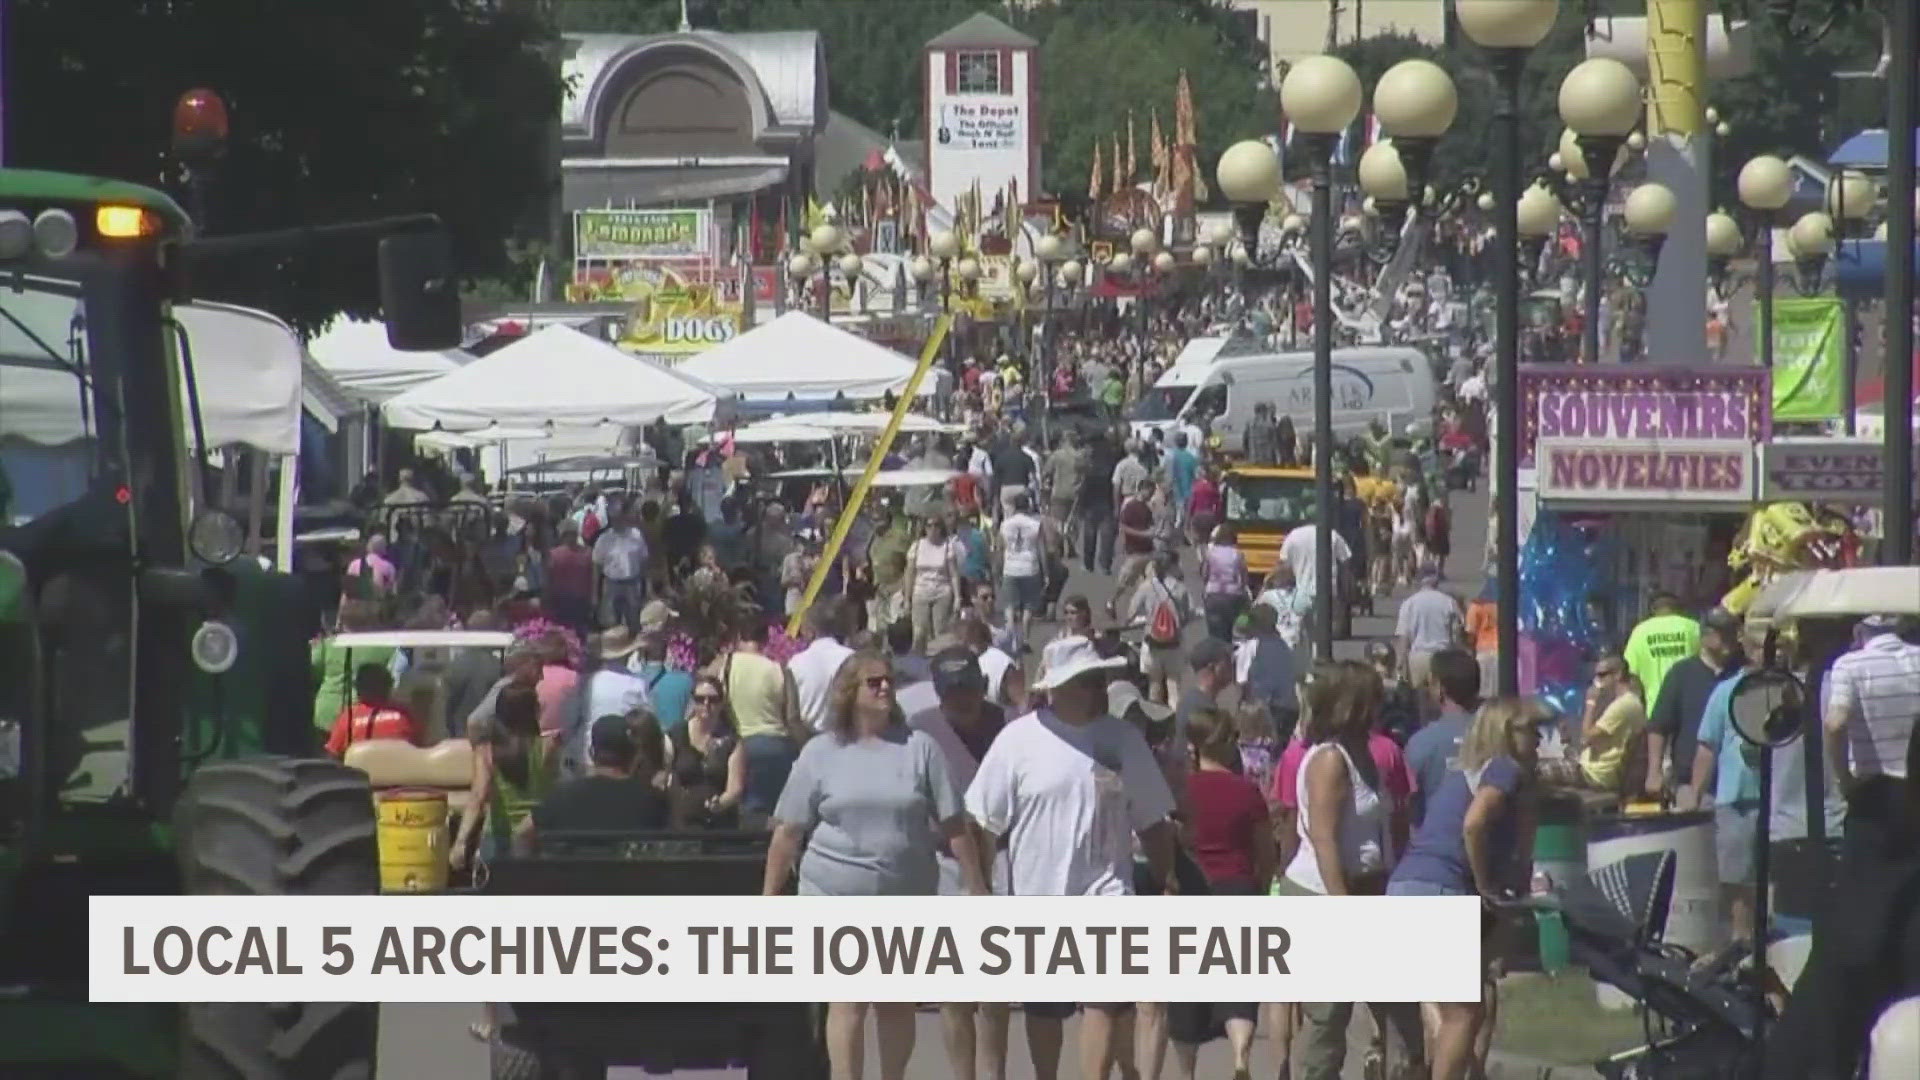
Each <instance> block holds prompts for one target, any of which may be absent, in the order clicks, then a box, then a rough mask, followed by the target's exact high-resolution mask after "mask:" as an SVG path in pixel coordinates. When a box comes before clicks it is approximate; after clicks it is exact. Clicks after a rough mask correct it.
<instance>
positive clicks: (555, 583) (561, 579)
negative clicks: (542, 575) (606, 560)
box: [547, 544, 593, 600]
mask: <svg viewBox="0 0 1920 1080" xmlns="http://www.w3.org/2000/svg"><path fill="white" fill-rule="evenodd" d="M547 592H548V593H549V594H551V595H553V596H566V597H574V598H577V599H580V600H585V599H586V598H587V597H589V596H591V595H593V551H592V550H591V549H589V548H585V547H575V546H574V545H572V544H561V545H560V546H559V547H557V548H554V549H553V550H552V551H549V552H547Z"/></svg>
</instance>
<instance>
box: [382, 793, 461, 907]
mask: <svg viewBox="0 0 1920 1080" xmlns="http://www.w3.org/2000/svg"><path fill="white" fill-rule="evenodd" d="M377 803H378V821H379V837H380V891H381V892H390V893H437V892H445V891H446V889H447V845H448V842H449V840H448V836H447V793H446V792H444V791H431V790H425V789H421V788H400V789H396V790H393V791H383V792H381V793H380V794H379V796H378V798H377Z"/></svg>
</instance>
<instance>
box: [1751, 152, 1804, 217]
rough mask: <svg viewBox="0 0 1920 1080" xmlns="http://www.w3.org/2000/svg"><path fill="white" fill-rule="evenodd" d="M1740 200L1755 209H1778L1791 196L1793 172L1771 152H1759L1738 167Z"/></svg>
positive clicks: (1785, 203)
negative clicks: (1759, 153) (1757, 155)
mask: <svg viewBox="0 0 1920 1080" xmlns="http://www.w3.org/2000/svg"><path fill="white" fill-rule="evenodd" d="M1739 189H1740V201H1741V202H1743V203H1745V204H1746V205H1748V206H1750V207H1752V208H1753V209H1755V210H1778V209H1780V208H1781V207H1783V206H1785V205H1787V200H1788V199H1791V198H1792V197H1793V173H1792V172H1790V171H1789V170H1788V169H1787V163H1786V162H1784V161H1781V160H1780V159H1779V158H1777V157H1774V156H1773V155H1772V154H1761V155H1760V156H1759V157H1756V158H1754V159H1753V160H1752V161H1749V162H1747V163H1746V164H1745V165H1742V166H1741V167H1740V179H1739Z"/></svg>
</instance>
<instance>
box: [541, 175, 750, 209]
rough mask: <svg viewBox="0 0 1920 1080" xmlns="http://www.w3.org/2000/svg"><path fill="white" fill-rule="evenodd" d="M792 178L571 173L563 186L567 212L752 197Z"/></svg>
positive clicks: (562, 191)
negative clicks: (737, 196) (741, 196)
mask: <svg viewBox="0 0 1920 1080" xmlns="http://www.w3.org/2000/svg"><path fill="white" fill-rule="evenodd" d="M786 178H787V167H786V166H785V165H709V166H696V167H692V168H663V169H653V168H639V167H636V168H618V167H608V168H591V169H586V168H566V169H563V170H562V172H561V179H560V185H561V195H562V197H563V198H564V199H565V200H566V208H567V209H568V210H570V211H572V210H598V209H600V208H602V207H606V206H649V205H656V204H659V203H668V202H675V201H679V200H698V199H723V198H727V197H729V196H733V195H751V194H753V193H754V192H756V191H764V190H766V189H767V188H770V187H773V186H774V185H775V184H778V183H780V182H781V181H783V180H785V179H786Z"/></svg>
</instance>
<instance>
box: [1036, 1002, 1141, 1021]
mask: <svg viewBox="0 0 1920 1080" xmlns="http://www.w3.org/2000/svg"><path fill="white" fill-rule="evenodd" d="M1020 1008H1021V1009H1022V1010H1023V1011H1025V1012H1026V1014H1027V1015H1028V1016H1031V1017H1033V1018H1034V1019H1036V1020H1065V1019H1066V1018H1067V1017H1069V1016H1072V1015H1073V1014H1074V1013H1077V1012H1079V1011H1080V1010H1081V1009H1098V1010H1100V1011H1101V1012H1105V1013H1130V1012H1132V1011H1133V1002H1131V1001H1106V1002H1100V1001H1080V1002H1073V1001H1048V1002H1038V1003H1036V1002H1031V1001H1030V1002H1028V1003H1026V1004H1025V1005H1022V1006H1020Z"/></svg>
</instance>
